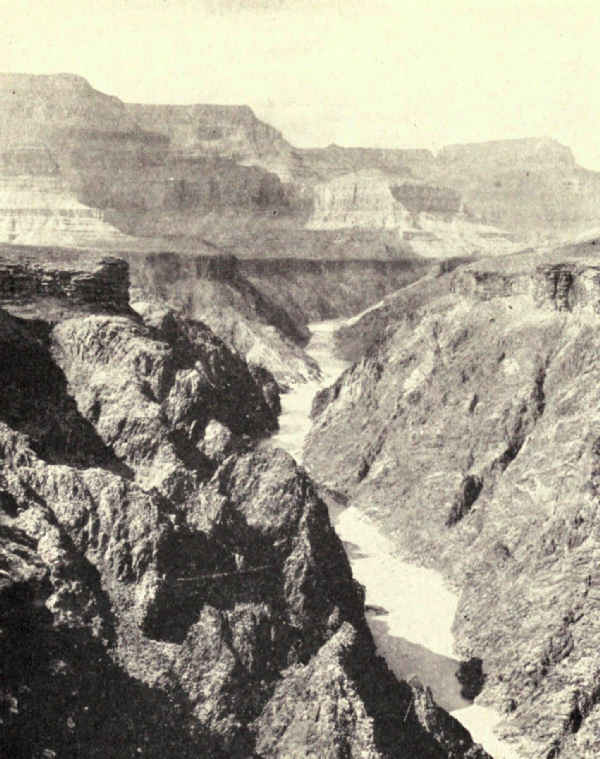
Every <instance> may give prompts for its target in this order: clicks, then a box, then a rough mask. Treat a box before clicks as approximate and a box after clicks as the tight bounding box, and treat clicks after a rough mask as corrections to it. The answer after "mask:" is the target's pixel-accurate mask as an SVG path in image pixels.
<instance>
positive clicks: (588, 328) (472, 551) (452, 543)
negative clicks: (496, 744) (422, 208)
mask: <svg viewBox="0 0 600 759" xmlns="http://www.w3.org/2000/svg"><path fill="white" fill-rule="evenodd" d="M592 250H593V246H592V245H591V244H590V245H589V246H587V248H586V250H585V251H584V250H579V251H575V250H573V249H571V250H570V251H569V255H567V254H566V253H565V251H564V250H557V251H554V252H548V251H546V252H542V253H539V254H527V255H521V256H518V257H508V258H505V259H494V260H488V261H487V262H479V263H476V264H469V265H467V266H461V267H459V268H457V269H455V270H454V271H453V272H449V273H446V274H440V275H439V276H435V277H433V276H432V277H429V278H426V279H424V280H422V281H420V282H417V283H416V284H414V285H412V286H410V287H408V288H405V289H404V290H401V291H399V292H398V293H397V294H396V295H395V296H394V297H392V298H389V299H388V300H387V302H386V303H385V305H384V307H383V308H382V309H379V313H378V310H375V311H373V312H371V313H369V314H368V315H366V316H365V317H364V318H365V324H366V326H365V325H361V322H360V321H359V322H358V323H357V324H356V325H354V326H352V327H349V328H348V329H347V330H346V331H345V335H343V336H341V337H340V340H341V345H342V346H344V347H345V349H346V350H347V351H348V352H349V353H354V357H356V358H358V362H357V363H356V364H355V365H354V366H353V367H352V368H351V369H349V370H348V371H347V372H346V373H345V374H344V375H343V376H342V378H341V379H340V380H339V381H338V382H337V383H336V384H335V385H334V386H333V387H332V388H330V389H329V390H327V391H324V392H323V393H322V394H321V395H320V396H319V397H318V399H317V401H316V402H315V405H314V407H313V415H314V426H313V430H312V432H311V435H310V438H309V442H308V446H307V451H306V457H305V461H306V464H307V467H308V469H309V470H310V471H311V473H312V474H313V476H315V477H316V478H317V479H318V480H320V481H321V482H323V483H324V484H325V485H327V486H328V487H329V488H332V489H334V490H337V491H339V492H341V493H343V494H345V495H346V496H347V497H351V498H352V503H353V504H354V505H355V506H358V507H359V508H362V509H363V510H364V511H365V512H366V513H368V514H369V515H370V516H371V517H373V518H374V519H376V520H379V521H380V523H381V524H382V525H385V528H386V530H387V531H388V533H389V534H391V535H393V537H394V540H395V541H396V544H397V546H398V548H399V550H401V551H402V552H403V553H405V554H406V555H408V556H412V558H413V559H414V560H416V561H419V562H422V563H425V564H427V565H429V566H434V567H436V568H438V569H441V570H442V571H443V572H444V573H445V574H446V576H447V577H448V578H449V579H450V580H451V581H452V582H453V584H454V585H455V587H456V588H457V589H458V590H460V591H462V595H461V598H460V603H459V609H458V613H457V617H456V620H455V634H456V636H457V641H458V646H459V649H460V651H461V653H462V654H463V655H464V656H465V657H468V656H475V657H479V658H481V659H482V660H483V666H484V672H485V677H486V680H485V687H484V691H483V693H482V695H481V696H480V697H479V698H480V700H483V702H484V703H491V704H494V705H495V706H496V707H497V708H498V709H500V710H501V711H502V712H503V713H504V715H505V719H504V722H503V725H502V728H501V729H502V732H503V734H504V735H505V736H508V737H509V738H510V739H512V740H515V741H516V742H517V745H518V748H519V750H520V752H521V755H522V756H523V757H531V758H532V759H533V757H540V756H544V757H558V756H560V757H563V756H564V757H573V758H575V757H578V758H579V757H592V756H595V755H596V754H597V753H598V750H599V744H598V735H599V731H598V725H599V722H598V720H599V719H600V710H599V707H598V701H599V699H598V692H599V688H600V684H599V683H600V681H599V679H598V667H597V655H596V649H597V645H598V640H599V636H600V628H599V626H598V603H599V602H600V601H599V598H598V594H597V592H596V591H595V587H596V583H597V580H598V578H597V577H596V565H597V561H598V555H599V551H600V547H599V542H598V529H597V518H596V513H597V505H598V504H597V493H596V486H595V477H596V470H597V467H596V463H595V462H596V458H595V457H596V455H597V454H596V448H597V445H596V440H597V432H598V421H599V420H598V418H597V413H596V407H597V405H598V404H597V394H598V377H597V372H596V364H597V360H596V359H597V354H598V339H597V327H598V318H599V317H598V314H599V306H598V303H599V297H600V284H599V283H600V276H599V272H600V270H599V268H598V265H597V262H596V260H595V258H590V257H589V253H590V252H592ZM575 253H579V255H575ZM583 254H588V257H586V255H583ZM353 333H354V334H353ZM359 333H362V339H363V341H364V339H365V338H364V336H365V334H368V335H369V343H370V344H369V346H368V347H367V346H365V345H364V342H363V344H362V347H363V348H365V347H366V352H364V351H363V352H362V356H360V357H359V356H358V354H359V353H360V352H361V351H360V348H361V342H360V339H359V337H358V335H359Z"/></svg>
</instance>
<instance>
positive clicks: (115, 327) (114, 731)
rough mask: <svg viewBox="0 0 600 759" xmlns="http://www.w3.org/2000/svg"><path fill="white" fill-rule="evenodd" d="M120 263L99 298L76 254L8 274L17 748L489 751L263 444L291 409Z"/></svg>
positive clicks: (224, 752) (6, 400)
mask: <svg viewBox="0 0 600 759" xmlns="http://www.w3.org/2000/svg"><path fill="white" fill-rule="evenodd" d="M55 255H57V254H55ZM107 267H108V268H107ZM111 267H112V268H111ZM109 271H110V272H112V273H113V274H114V275H115V281H114V283H113V285H114V287H112V288H111V287H109V286H106V287H105V288H104V291H105V292H107V293H109V292H111V293H113V295H110V296H109V297H108V299H107V300H106V301H105V302H103V301H102V300H101V296H100V292H101V287H98V289H96V288H94V289H93V291H90V289H89V288H88V289H87V290H86V288H83V289H81V288H79V289H78V287H77V283H79V282H80V281H81V280H80V277H81V268H77V267H75V268H73V267H71V266H70V265H69V262H68V261H67V260H66V258H65V257H63V258H62V259H61V265H60V266H59V267H58V268H57V269H56V270H52V269H51V268H50V267H49V266H48V265H47V266H45V267H43V270H42V271H40V270H39V269H31V277H32V282H31V283H28V282H27V269H26V265H23V266H22V268H21V269H18V270H16V269H14V268H10V267H9V266H7V265H4V266H3V269H2V272H3V274H2V281H3V283H4V284H5V289H4V297H3V308H2V309H0V354H1V355H0V359H1V360H0V375H1V380H2V388H3V392H2V397H1V399H0V562H1V565H2V572H1V573H0V628H1V632H2V638H3V641H4V650H5V654H8V655H7V656H5V661H4V662H3V678H2V686H1V688H0V713H1V719H2V722H3V729H4V738H5V743H4V745H5V749H6V750H7V752H8V754H9V755H10V756H44V757H52V756H67V757H76V756H81V755H85V756H91V757H96V756H98V757H99V756H105V755H106V753H107V752H108V753H110V755H111V756H117V757H123V759H125V757H131V756H136V755H140V754H143V755H145V756H150V757H159V756H164V755H165V752H166V753H172V754H174V755H177V756H181V757H192V756H207V757H208V756H210V757H214V759H219V758H220V757H222V758H223V759H225V757H230V758H231V759H250V757H256V758H257V759H258V757H264V759H267V758H268V757H281V759H283V757H286V759H288V758H289V757H301V756H302V757H305V756H315V757H317V756H318V757H330V758H331V759H342V757H356V758H358V757H359V756H360V757H368V758H369V759H384V758H385V759H392V757H394V758H395V759H402V758H404V757H405V758H406V759H409V757H412V756H415V755H420V756H428V757H439V758H440V759H444V757H448V758H449V757H454V758H455V759H461V757H465V759H486V757H487V754H485V752H483V751H482V750H481V749H480V748H479V747H477V746H476V745H474V744H473V743H472V741H471V739H470V736H469V734H468V733H467V732H466V731H465V730H464V728H462V726H461V725H459V723H457V722H456V721H455V720H453V719H452V718H451V717H450V716H449V715H447V714H446V713H445V712H443V711H442V710H441V709H439V708H438V707H437V706H436V705H435V704H434V703H433V700H432V698H431V694H430V693H429V692H428V691H427V690H426V689H424V688H423V686H422V685H420V684H419V683H418V682H411V683H410V684H409V683H405V682H399V681H397V680H396V679H395V678H394V677H393V676H392V675H391V673H390V672H389V670H388V669H387V667H386V665H385V663H384V661H383V660H382V659H381V658H380V657H378V656H377V654H376V652H375V647H374V644H373V641H372V638H371V636H370V633H369V631H368V628H367V625H366V622H365V618H364V605H363V591H362V588H361V587H360V586H358V585H357V583H355V581H354V580H353V578H352V575H351V571H350V566H349V563H348V560H347V558H346V555H345V552H344V549H343V547H342V544H341V542H340V540H339V539H338V537H337V535H336V534H335V532H334V530H333V528H332V527H331V524H330V522H329V517H328V513H327V508H326V506H325V504H324V503H323V502H322V501H321V499H320V498H319V496H318V495H317V492H316V489H315V486H314V485H313V483H312V482H311V480H310V479H309V478H308V476H307V475H306V473H305V472H304V471H303V470H302V469H299V468H298V467H297V466H296V464H295V462H294V461H293V459H292V458H291V457H289V456H288V455H287V454H285V453H284V452H283V451H280V450H277V449H273V448H269V447H267V446H265V445H261V446H260V447H258V446H257V443H258V441H259V440H261V438H264V436H265V435H268V434H269V433H270V431H272V430H273V429H274V428H275V426H276V424H277V419H276V414H277V410H276V408H274V407H273V406H270V405H269V404H268V402H267V400H266V398H265V395H264V392H263V388H261V387H260V385H259V384H258V383H257V381H256V379H255V377H254V375H253V374H252V372H251V371H250V369H249V368H248V366H247V364H246V363H245V362H244V361H243V360H242V359H241V358H240V357H239V356H237V355H235V354H233V353H232V352H231V351H229V349H228V348H227V347H226V346H225V344H224V343H223V342H222V341H220V340H219V339H218V338H217V337H216V336H215V335H214V334H213V333H212V332H211V331H210V329H209V328H208V327H206V326H205V325H203V324H202V323H200V322H198V321H195V320H193V319H184V318H178V317H176V316H175V315H174V314H173V313H172V312H170V311H168V310H166V309H164V308H157V307H152V308H148V309H146V310H145V311H144V313H143V315H138V314H135V313H133V312H131V311H130V310H129V308H128V306H127V304H126V302H123V301H122V300H118V302H117V300H115V297H114V293H115V292H122V290H123V283H124V282H125V281H126V279H127V272H126V268H125V267H124V265H123V263H122V262H119V263H118V264H117V263H114V264H113V263H112V262H109V264H107V263H102V262H100V264H99V267H98V268H93V270H92V271H91V273H90V274H89V276H90V277H96V278H97V282H98V284H99V285H101V284H102V282H103V281H104V280H105V279H106V278H107V272H109ZM17 275H18V276H17ZM9 282H12V283H13V284H12V285H9V284H8V283H9ZM11 288H12V291H14V300H11V297H10V292H11ZM74 293H75V295H74ZM86 293H87V297H86ZM57 304H60V313H59V312H58V307H57ZM26 305H29V307H30V309H31V311H30V312H29V313H27V312H26V311H24V307H25V306H26ZM48 308H51V309H52V310H51V318H50V319H48V318H47V309H48ZM11 312H14V313H11Z"/></svg>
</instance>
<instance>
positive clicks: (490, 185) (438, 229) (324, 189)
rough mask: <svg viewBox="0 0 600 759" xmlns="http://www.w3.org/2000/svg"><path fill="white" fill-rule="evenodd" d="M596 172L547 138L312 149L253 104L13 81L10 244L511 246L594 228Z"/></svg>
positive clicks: (5, 140) (1, 215)
mask: <svg viewBox="0 0 600 759" xmlns="http://www.w3.org/2000/svg"><path fill="white" fill-rule="evenodd" d="M598 176H599V175H598V173H596V172H590V171H585V170H584V169H582V168H581V167H579V166H577V165H576V163H575V162H574V160H573V157H572V155H571V153H570V151H569V150H568V149H567V148H564V147H563V146H561V145H559V144H558V143H556V142H553V141H552V140H547V139H542V140H513V141H504V142H497V143H482V144H479V145H465V146H451V147H449V148H446V149H444V150H442V151H441V152H440V154H439V155H438V156H433V155H432V154H431V153H430V152H428V151H424V150H410V149H407V150H379V149H366V148H342V147H338V146H335V145H332V146H329V147H328V148H323V149H313V150H301V149H296V148H294V147H292V146H291V145H290V144H289V143H288V142H286V140H285V139H284V138H283V137H282V135H281V134H280V133H279V132H278V131H277V130H276V129H274V128H273V127H271V126H269V125H268V124H265V123H263V122H261V121H260V120H259V119H257V118H256V116H255V115H254V114H253V112H252V111H251V110H250V108H248V107H247V106H217V105H208V104H199V105H189V106H187V105H186V106H183V105H182V106H174V105H142V104H126V103H123V102H121V101H120V100H119V99H118V98H116V97H111V96H108V95H105V94H103V93H101V92H98V91H97V90H95V89H93V87H91V86H90V84H89V83H88V82H86V81H85V80H84V79H82V78H81V77H77V76H73V75H68V74H59V75H53V76H32V75H18V74H4V75H2V76H1V77H0V236H1V239H2V240H4V241H6V242H18V243H22V244H47V245H60V244H63V245H64V244H69V245H75V246H84V247H97V246H104V247H111V248H113V249H114V248H116V247H127V248H128V249H131V248H134V249H136V248H140V247H143V248H144V249H145V250H148V249H152V250H164V249H176V250H179V251H190V250H194V248H195V247H197V246H198V244H199V241H201V240H202V239H208V240H210V241H211V242H212V243H215V244H218V245H225V246H227V247H228V249H229V250H230V251H233V252H235V253H236V254H237V255H239V256H249V257H254V258H255V257H272V256H274V257H281V256H282V255H289V251H290V250H293V251H294V255H295V256H299V257H306V258H333V257H351V258H354V257H362V256H361V254H360V252H359V251H357V248H360V247H362V248H363V249H366V250H368V253H367V257H382V256H383V257H392V256H393V255H394V254H395V251H397V250H400V249H401V250H403V251H404V252H406V251H408V252H409V253H412V254H415V253H416V254H418V255H426V256H428V257H442V256H443V257H449V256H452V255H458V254H467V253H468V254H469V255H473V254H477V253H478V252H483V253H486V252H491V253H497V252H507V251H509V250H512V249H515V245H516V244H519V242H518V241H517V242H516V241H515V240H514V239H512V238H513V237H514V236H515V235H516V236H517V238H518V240H519V241H520V242H522V241H523V240H525V239H527V238H528V237H530V236H531V235H533V236H544V235H546V234H552V235H555V236H556V235H558V234H560V232H561V230H563V229H569V230H570V231H572V230H575V231H580V232H581V231H586V230H588V229H591V228H596V227H597V226H598V225H597V220H598V214H599V209H600V180H599V179H598ZM340 230H345V233H344V234H340V232H339V231H340ZM350 231H352V233H350ZM391 231H393V232H394V234H392V235H390V232H391ZM334 232H335V233H337V234H332V233H334ZM358 233H361V234H358ZM367 233H368V234H367ZM507 233H508V235H507ZM356 238H359V239H356ZM357 243H358V245H357ZM350 248H351V249H350ZM332 249H335V251H336V252H335V255H333V254H332ZM376 252H377V254H375V253H376Z"/></svg>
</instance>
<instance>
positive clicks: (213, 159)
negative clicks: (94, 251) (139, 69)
mask: <svg viewBox="0 0 600 759" xmlns="http://www.w3.org/2000/svg"><path fill="white" fill-rule="evenodd" d="M0 104H1V105H2V108H1V113H2V116H1V117H0V155H1V159H0V175H1V176H0V179H1V186H2V187H3V188H4V201H3V202H0V205H1V206H2V210H1V211H0V230H2V229H3V230H4V239H5V240H6V241H12V242H18V243H32V244H74V245H82V246H86V245H88V246H89V245H92V244H96V245H104V246H112V247H114V246H115V245H125V244H127V245H128V246H129V247H132V246H134V247H135V245H136V242H135V240H127V237H126V234H130V235H143V236H154V237H157V238H159V239H160V238H164V237H168V236H169V235H172V234H175V235H178V236H186V235H187V236H189V235H192V236H193V235H194V234H196V233H197V232H198V223H197V222H196V221H195V217H197V216H198V215H199V214H200V215H201V216H205V215H206V214H208V213H210V212H211V211H212V212H215V211H216V212H218V213H221V214H224V213H226V212H227V210H228V209H229V210H231V209H235V211H236V213H239V214H241V215H242V216H243V215H244V214H250V215H252V214H257V215H261V214H263V213H264V212H265V211H267V210H268V213H270V212H271V211H274V212H275V213H280V212H282V213H284V212H287V210H286V209H288V206H289V201H288V199H287V198H286V196H285V192H284V190H283V187H282V184H281V180H280V178H279V176H278V175H276V174H275V173H273V171H271V170H270V169H267V168H265V166H267V165H268V164H269V156H271V157H272V158H273V161H275V162H278V161H279V159H278V158H277V157H278V156H279V154H280V153H285V149H286V144H285V142H284V141H283V140H282V138H281V137H280V136H279V135H278V133H277V132H276V131H275V130H274V129H272V128H271V127H268V126H267V125H266V124H262V123H261V122H259V121H258V120H257V119H256V118H255V116H254V115H253V114H252V112H251V111H250V109H248V108H245V107H241V108H222V107H217V106H195V107H192V108H186V107H165V108H163V107H160V106H156V107H145V106H126V105H125V104H124V103H122V102H121V101H120V100H118V98H114V97H110V96H108V95H104V94H103V93H100V92H98V91H96V90H94V89H93V88H92V87H91V86H90V85H89V84H88V83H87V82H86V81H85V80H84V79H82V78H81V77H76V76H71V75H56V76H28V75H3V76H2V77H1V78H0ZM279 163H281V162H280V161H279ZM261 167H262V168H261ZM0 201H2V197H1V193H0ZM123 233H126V234H123Z"/></svg>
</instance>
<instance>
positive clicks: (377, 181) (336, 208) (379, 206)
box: [307, 170, 409, 229]
mask: <svg viewBox="0 0 600 759" xmlns="http://www.w3.org/2000/svg"><path fill="white" fill-rule="evenodd" d="M408 219H409V213H408V211H407V209H406V208H405V207H404V206H403V205H402V204H401V203H399V202H397V201H396V200H395V198H394V196H393V195H392V193H391V190H390V187H389V183H388V181H387V179H386V177H385V175H384V174H383V173H381V172H379V171H373V170H364V171H361V172H357V173H355V174H346V175H344V176H342V177H340V178H338V179H335V180H332V181H330V182H327V183H325V184H319V185H317V186H315V188H314V211H313V215H312V217H311V218H310V219H309V221H308V224H307V226H308V228H309V229H336V228H339V227H376V228H377V227H380V228H383V229H388V228H390V227H392V228H393V227H399V226H402V225H404V224H406V223H407V221H408Z"/></svg>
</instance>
